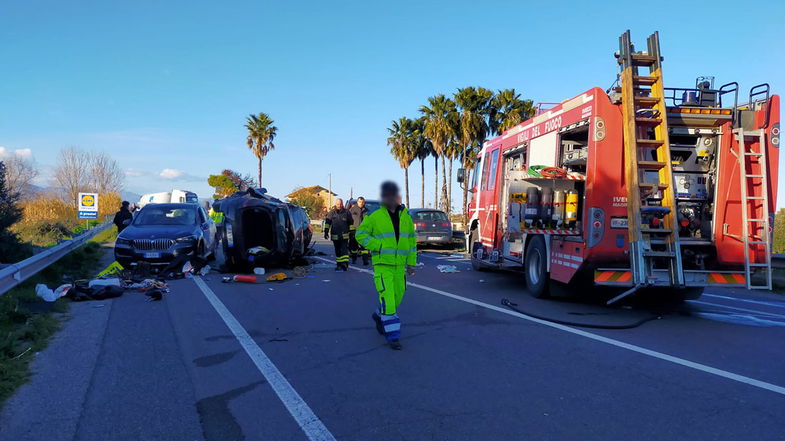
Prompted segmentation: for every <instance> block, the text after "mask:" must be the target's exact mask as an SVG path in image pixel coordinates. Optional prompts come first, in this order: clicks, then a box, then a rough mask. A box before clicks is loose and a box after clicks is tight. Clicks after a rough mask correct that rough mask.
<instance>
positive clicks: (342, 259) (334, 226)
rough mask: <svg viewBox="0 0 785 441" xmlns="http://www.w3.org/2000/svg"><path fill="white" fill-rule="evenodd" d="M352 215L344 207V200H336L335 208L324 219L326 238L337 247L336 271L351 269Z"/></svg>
mask: <svg viewBox="0 0 785 441" xmlns="http://www.w3.org/2000/svg"><path fill="white" fill-rule="evenodd" d="M351 226H352V215H351V214H349V210H347V209H346V208H344V207H343V199H336V200H335V208H333V209H332V210H330V212H329V213H327V217H326V218H325V219H324V238H325V239H328V238H329V239H331V240H332V241H333V246H335V270H336V271H346V270H348V269H349V230H350V228H351Z"/></svg>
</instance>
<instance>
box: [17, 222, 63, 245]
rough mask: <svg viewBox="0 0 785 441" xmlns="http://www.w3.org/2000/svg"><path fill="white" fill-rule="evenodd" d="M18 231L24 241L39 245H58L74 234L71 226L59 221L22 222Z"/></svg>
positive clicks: (18, 226) (18, 225)
mask: <svg viewBox="0 0 785 441" xmlns="http://www.w3.org/2000/svg"><path fill="white" fill-rule="evenodd" d="M16 231H17V234H19V237H20V238H21V239H22V240H23V241H25V242H29V243H31V244H33V245H35V246H39V247H49V246H52V245H56V244H57V243H58V242H60V241H62V240H65V239H70V238H71V237H72V236H73V235H74V232H73V231H72V229H71V228H69V227H68V226H67V225H65V224H63V223H61V222H57V221H36V222H20V223H19V224H17V225H16ZM77 234H78V233H77Z"/></svg>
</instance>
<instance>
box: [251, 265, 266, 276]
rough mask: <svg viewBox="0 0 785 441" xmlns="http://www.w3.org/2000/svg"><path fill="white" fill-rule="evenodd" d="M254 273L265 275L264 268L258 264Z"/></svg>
mask: <svg viewBox="0 0 785 441" xmlns="http://www.w3.org/2000/svg"><path fill="white" fill-rule="evenodd" d="M253 273H254V274H256V275H259V276H262V275H264V268H262V267H260V266H257V267H256V268H254V269H253Z"/></svg>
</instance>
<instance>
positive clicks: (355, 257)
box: [352, 256, 357, 265]
mask: <svg viewBox="0 0 785 441" xmlns="http://www.w3.org/2000/svg"><path fill="white" fill-rule="evenodd" d="M355 263H357V256H352V265H354V264H355Z"/></svg>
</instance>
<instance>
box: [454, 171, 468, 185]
mask: <svg viewBox="0 0 785 441" xmlns="http://www.w3.org/2000/svg"><path fill="white" fill-rule="evenodd" d="M465 178H466V169H464V168H459V169H458V176H457V177H456V179H458V183H459V184H463V181H464V180H465Z"/></svg>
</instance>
